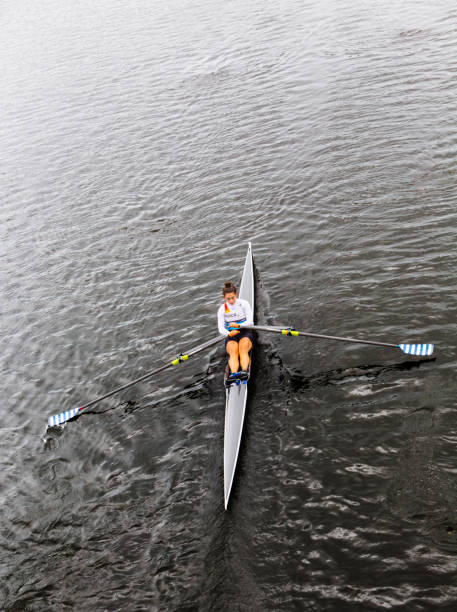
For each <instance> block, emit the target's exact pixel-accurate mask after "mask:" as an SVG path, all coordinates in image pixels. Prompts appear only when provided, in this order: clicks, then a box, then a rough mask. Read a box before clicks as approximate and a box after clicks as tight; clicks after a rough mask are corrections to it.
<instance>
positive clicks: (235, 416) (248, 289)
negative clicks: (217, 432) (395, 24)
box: [224, 243, 254, 510]
mask: <svg viewBox="0 0 457 612" xmlns="http://www.w3.org/2000/svg"><path fill="white" fill-rule="evenodd" d="M238 296H239V297H240V298H242V299H244V300H247V301H248V302H249V303H250V304H251V308H252V312H254V268H253V261H252V252H251V243H249V247H248V252H247V255H246V261H245V264H244V270H243V276H242V278H241V284H240V289H239V291H238ZM247 382H248V381H245V382H243V383H241V384H240V385H235V384H234V385H231V386H230V387H229V388H228V389H227V390H226V399H225V428H224V506H225V509H226V510H227V506H228V502H229V498H230V492H231V490H232V485H233V479H234V476H235V470H236V464H237V461H238V453H239V450H240V444H241V436H242V433H243V423H244V413H245V411H246V401H247V397H248V385H247Z"/></svg>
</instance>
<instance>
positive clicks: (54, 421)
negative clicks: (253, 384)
mask: <svg viewBox="0 0 457 612" xmlns="http://www.w3.org/2000/svg"><path fill="white" fill-rule="evenodd" d="M224 338H225V336H217V338H213V339H212V340H208V341H207V342H204V343H203V344H200V346H197V347H195V348H194V349H191V350H190V351H187V353H181V354H180V355H178V356H177V357H176V359H174V360H173V361H172V362H171V363H170V362H168V363H166V364H164V365H163V366H160V368H157V369H155V370H152V372H148V373H147V374H143V376H140V378H137V379H136V380H132V382H129V383H127V384H126V385H122V387H118V388H117V389H114V390H113V391H110V392H109V393H105V395H102V396H101V397H97V399H94V400H92V401H91V402H88V403H87V404H84V406H79V407H78V408H72V409H71V410H66V411H65V412H61V413H60V414H55V415H53V416H51V417H49V419H48V425H49V426H51V427H53V426H55V425H61V424H62V423H65V422H66V421H69V420H70V419H72V418H73V417H75V416H76V415H77V414H78V413H80V412H81V411H82V410H85V409H86V408H89V406H93V405H94V404H97V403H98V402H101V401H102V400H104V399H106V398H107V397H111V395H114V394H115V393H119V392H120V391H124V389H128V388H129V387H133V385H136V384H137V383H139V382H141V381H142V380H146V379H147V378H149V377H151V376H154V374H158V373H159V372H163V370H166V369H167V368H170V367H171V366H174V365H178V364H179V363H181V362H183V361H187V360H188V359H189V357H191V356H192V355H196V354H197V353H200V352H201V351H204V350H205V349H207V348H209V347H210V346H212V345H213V344H217V343H218V342H220V341H221V340H223V339H224Z"/></svg>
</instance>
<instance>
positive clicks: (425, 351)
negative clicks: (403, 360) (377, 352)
mask: <svg viewBox="0 0 457 612" xmlns="http://www.w3.org/2000/svg"><path fill="white" fill-rule="evenodd" d="M398 348H399V349H401V350H402V351H403V352H404V353H406V354H407V355H416V356H418V357H428V356H430V355H432V354H433V349H434V346H433V344H399V345H398Z"/></svg>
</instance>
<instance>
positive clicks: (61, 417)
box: [48, 408, 81, 427]
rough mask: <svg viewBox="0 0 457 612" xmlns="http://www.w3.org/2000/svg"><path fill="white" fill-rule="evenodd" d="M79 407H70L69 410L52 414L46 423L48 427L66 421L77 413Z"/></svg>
mask: <svg viewBox="0 0 457 612" xmlns="http://www.w3.org/2000/svg"><path fill="white" fill-rule="evenodd" d="M80 410H81V408H72V409H71V410H66V411H65V412H61V413H60V414H54V415H53V416H51V417H49V419H48V425H49V426H50V427H56V426H57V425H62V423H66V422H67V421H69V420H70V419H72V418H73V417H74V416H76V415H77V414H78V412H79V411H80Z"/></svg>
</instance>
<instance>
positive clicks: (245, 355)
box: [239, 338, 252, 370]
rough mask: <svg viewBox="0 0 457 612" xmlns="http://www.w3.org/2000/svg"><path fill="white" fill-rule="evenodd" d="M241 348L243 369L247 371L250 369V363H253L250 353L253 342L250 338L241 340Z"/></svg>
mask: <svg viewBox="0 0 457 612" xmlns="http://www.w3.org/2000/svg"><path fill="white" fill-rule="evenodd" d="M239 347H240V361H241V369H242V370H247V369H248V367H249V362H250V361H251V359H250V357H249V351H250V350H251V348H252V342H251V341H250V340H249V338H241V340H240V342H239Z"/></svg>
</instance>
